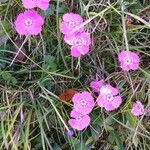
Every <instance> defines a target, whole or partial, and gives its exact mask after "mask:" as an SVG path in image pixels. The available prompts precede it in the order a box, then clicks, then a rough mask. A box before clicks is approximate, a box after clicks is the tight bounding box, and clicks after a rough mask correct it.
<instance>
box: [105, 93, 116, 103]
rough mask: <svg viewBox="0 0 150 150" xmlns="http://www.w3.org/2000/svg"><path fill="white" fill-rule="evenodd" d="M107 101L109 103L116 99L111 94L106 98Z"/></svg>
mask: <svg viewBox="0 0 150 150" xmlns="http://www.w3.org/2000/svg"><path fill="white" fill-rule="evenodd" d="M106 99H107V101H108V102H111V101H113V100H114V97H113V95H110V94H109V95H107V96H106Z"/></svg>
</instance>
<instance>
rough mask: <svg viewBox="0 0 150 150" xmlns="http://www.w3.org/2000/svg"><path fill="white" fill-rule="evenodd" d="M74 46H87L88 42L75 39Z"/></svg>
mask: <svg viewBox="0 0 150 150" xmlns="http://www.w3.org/2000/svg"><path fill="white" fill-rule="evenodd" d="M74 45H75V46H77V47H78V46H82V45H86V41H85V40H84V39H83V38H78V39H74Z"/></svg>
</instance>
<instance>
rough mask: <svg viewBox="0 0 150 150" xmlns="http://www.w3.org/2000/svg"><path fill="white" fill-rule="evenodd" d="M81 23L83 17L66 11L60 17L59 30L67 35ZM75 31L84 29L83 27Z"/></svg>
mask: <svg viewBox="0 0 150 150" xmlns="http://www.w3.org/2000/svg"><path fill="white" fill-rule="evenodd" d="M82 23H83V18H82V17H81V16H80V15H78V14H75V13H66V14H64V15H63V17H62V22H61V23H60V31H61V32H62V33H63V34H65V35H67V34H73V33H71V32H72V31H73V30H74V29H75V28H77V27H79V26H80V25H81V24H82ZM77 31H80V32H82V31H84V27H82V28H80V29H79V30H77Z"/></svg>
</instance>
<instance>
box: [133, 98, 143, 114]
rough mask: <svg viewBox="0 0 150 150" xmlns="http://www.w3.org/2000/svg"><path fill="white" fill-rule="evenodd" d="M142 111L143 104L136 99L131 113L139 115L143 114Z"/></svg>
mask: <svg viewBox="0 0 150 150" xmlns="http://www.w3.org/2000/svg"><path fill="white" fill-rule="evenodd" d="M144 111H145V110H144V105H143V104H142V103H141V102H140V101H136V102H135V103H134V104H133V106H132V110H131V113H132V114H133V115H134V116H140V115H143V114H144Z"/></svg>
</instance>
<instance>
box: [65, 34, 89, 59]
mask: <svg viewBox="0 0 150 150" xmlns="http://www.w3.org/2000/svg"><path fill="white" fill-rule="evenodd" d="M64 40H65V42H66V43H67V44H69V45H71V46H72V47H71V55H72V56H74V57H80V56H81V55H85V54H87V53H88V52H89V45H90V44H91V39H90V37H89V36H88V34H87V33H85V32H83V33H77V34H71V35H65V37H64Z"/></svg>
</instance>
